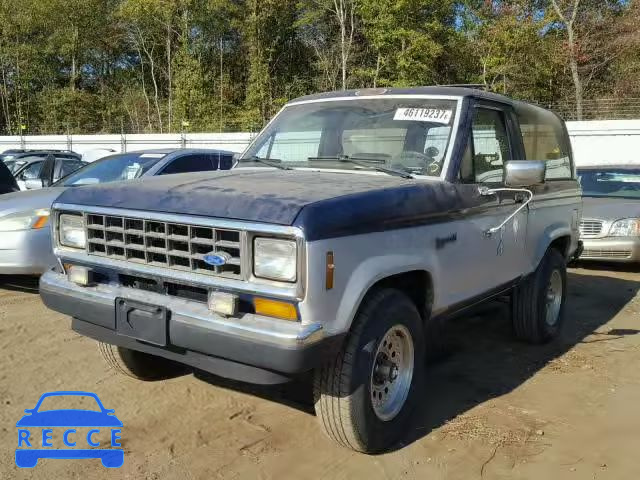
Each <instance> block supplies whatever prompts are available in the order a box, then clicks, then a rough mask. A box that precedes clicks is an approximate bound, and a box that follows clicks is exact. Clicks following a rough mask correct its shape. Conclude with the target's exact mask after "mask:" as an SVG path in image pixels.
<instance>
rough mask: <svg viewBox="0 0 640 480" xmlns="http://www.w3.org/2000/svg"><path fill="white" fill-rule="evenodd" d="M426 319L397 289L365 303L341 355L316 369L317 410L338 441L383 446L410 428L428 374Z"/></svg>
mask: <svg viewBox="0 0 640 480" xmlns="http://www.w3.org/2000/svg"><path fill="white" fill-rule="evenodd" d="M424 354H425V352H424V341H423V329H422V318H421V317H420V314H419V313H418V310H417V308H416V306H415V304H414V303H413V302H412V301H411V300H410V299H409V298H408V297H407V296H406V295H405V294H403V293H402V292H400V291H398V290H392V289H385V290H380V291H377V292H375V293H373V294H371V295H369V296H368V297H367V298H366V299H365V301H364V302H363V305H362V307H361V308H360V311H359V312H358V315H357V316H356V319H355V320H354V324H353V327H352V330H351V332H350V334H349V336H348V337H347V339H346V340H345V344H344V346H343V348H342V350H341V351H340V352H339V353H338V355H337V356H336V358H335V359H334V360H332V361H331V362H330V363H328V364H327V365H325V366H324V367H322V368H320V369H318V370H317V371H316V372H315V378H314V401H315V409H316V415H317V417H318V419H319V421H320V425H321V427H322V429H323V430H324V432H325V433H326V434H327V435H328V436H329V438H331V439H332V440H334V441H335V442H337V443H338V444H340V445H342V446H344V447H347V448H351V449H353V450H356V451H360V452H364V453H374V452H379V451H381V450H384V449H386V448H388V447H389V446H391V445H392V444H393V443H395V442H396V441H397V440H398V439H399V438H400V437H401V436H402V435H403V434H404V433H406V431H407V425H408V423H409V421H410V420H411V418H412V413H413V410H414V407H415V405H416V402H417V400H418V399H419V398H420V394H421V390H422V384H423V380H424V379H423V377H424V363H425V361H424Z"/></svg>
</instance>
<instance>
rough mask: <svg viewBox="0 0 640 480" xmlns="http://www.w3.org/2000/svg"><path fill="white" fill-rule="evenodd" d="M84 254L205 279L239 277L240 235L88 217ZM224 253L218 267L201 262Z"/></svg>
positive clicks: (168, 223)
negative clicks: (207, 277)
mask: <svg viewBox="0 0 640 480" xmlns="http://www.w3.org/2000/svg"><path fill="white" fill-rule="evenodd" d="M85 228H86V233H87V253H89V255H96V256H100V257H107V258H112V259H116V260H125V261H128V262H132V263H138V264H145V265H152V266H156V267H167V268H171V269H174V270H182V271H190V272H196V273H202V274H205V275H216V276H222V277H229V278H241V277H242V273H243V272H242V261H241V257H242V252H241V248H242V247H241V242H240V231H238V230H225V229H218V228H212V227H202V226H197V225H186V224H179V223H170V222H160V221H156V220H145V219H141V218H129V217H120V216H113V215H96V214H88V215H87V216H86V227H85ZM213 252H217V253H222V252H224V253H227V254H228V255H229V256H230V259H229V260H228V261H227V262H226V264H225V265H222V266H213V265H209V264H208V263H206V262H205V261H204V257H205V256H206V255H207V254H211V253H213Z"/></svg>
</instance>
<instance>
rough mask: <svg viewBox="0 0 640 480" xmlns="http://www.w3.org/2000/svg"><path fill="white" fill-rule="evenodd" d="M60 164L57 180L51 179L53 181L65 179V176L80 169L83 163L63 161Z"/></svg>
mask: <svg viewBox="0 0 640 480" xmlns="http://www.w3.org/2000/svg"><path fill="white" fill-rule="evenodd" d="M60 163H61V165H60V172H59V174H58V175H57V178H54V179H53V180H54V181H56V180H59V179H60V178H63V177H66V176H67V175H69V174H70V173H73V172H75V171H76V170H78V169H79V168H80V167H82V166H83V165H84V163H82V162H81V161H80V160H66V159H63V160H62V161H61V162H60Z"/></svg>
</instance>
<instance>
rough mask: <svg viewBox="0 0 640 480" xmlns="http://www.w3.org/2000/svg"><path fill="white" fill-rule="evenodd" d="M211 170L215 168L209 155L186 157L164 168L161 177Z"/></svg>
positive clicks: (177, 159)
mask: <svg viewBox="0 0 640 480" xmlns="http://www.w3.org/2000/svg"><path fill="white" fill-rule="evenodd" d="M210 170H214V167H213V165H212V163H211V158H210V157H209V155H206V154H198V155H185V156H184V157H180V158H176V159H175V160H173V161H172V162H171V163H170V164H169V165H167V166H166V167H164V169H163V170H162V172H160V175H170V174H173V173H188V172H207V171H210Z"/></svg>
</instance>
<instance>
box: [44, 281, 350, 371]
mask: <svg viewBox="0 0 640 480" xmlns="http://www.w3.org/2000/svg"><path fill="white" fill-rule="evenodd" d="M40 295H41V297H42V300H43V301H44V303H45V305H46V306H47V307H49V308H51V309H52V310H56V311H58V312H61V313H63V314H66V315H69V316H71V317H73V324H72V325H73V329H74V330H75V331H77V332H78V333H80V334H82V335H85V336H87V337H91V338H93V339H95V340H98V341H102V342H105V343H110V344H113V345H118V346H121V347H125V348H129V349H132V350H137V351H141V352H145V353H149V354H152V355H157V356H160V357H165V358H168V359H170V360H174V361H177V362H180V363H184V364H186V365H191V366H193V367H195V368H199V369H201V370H205V371H208V372H211V373H213V374H216V375H220V376H222V377H226V378H231V379H235V380H241V381H248V382H251V383H262V384H269V383H281V382H284V381H287V380H289V379H290V378H291V377H292V376H295V375H296V374H300V373H303V372H306V371H308V370H311V369H313V368H315V367H317V366H319V365H321V364H322V363H323V362H324V361H326V359H327V358H329V357H331V356H334V355H335V354H336V353H337V351H338V350H339V348H340V346H341V344H342V339H343V336H340V335H338V336H325V334H324V330H323V328H322V325H320V324H318V323H314V324H301V323H298V322H287V321H282V320H276V319H272V318H268V317H263V316H259V315H255V314H244V315H242V316H241V317H240V318H225V317H222V316H220V315H216V314H214V313H212V312H211V311H209V310H208V308H207V306H206V305H204V304H201V303H199V302H193V301H188V300H184V299H181V298H174V297H169V296H167V295H162V294H158V293H152V292H146V291H140V290H136V289H132V288H127V287H122V286H112V285H103V284H100V285H97V286H94V287H80V286H78V285H75V284H73V283H71V282H69V281H68V280H67V277H66V276H65V275H63V274H60V273H57V272H54V271H49V272H47V273H45V274H44V275H43V276H42V277H41V278H40ZM117 298H126V299H128V300H132V301H138V302H143V303H146V304H153V305H157V306H160V307H164V308H166V309H167V310H168V312H170V314H169V315H168V320H167V322H168V325H167V329H168V344H167V346H166V347H158V346H155V345H151V344H149V343H145V342H141V341H138V340H135V339H132V338H130V337H127V336H123V335H120V334H118V333H117V331H116V311H115V310H116V299H117Z"/></svg>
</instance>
